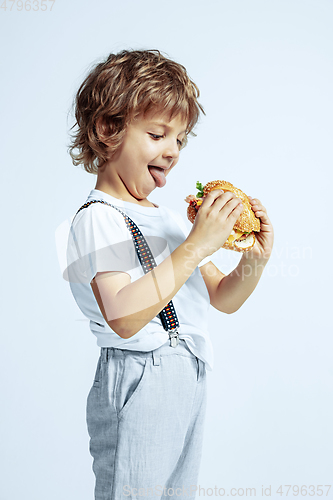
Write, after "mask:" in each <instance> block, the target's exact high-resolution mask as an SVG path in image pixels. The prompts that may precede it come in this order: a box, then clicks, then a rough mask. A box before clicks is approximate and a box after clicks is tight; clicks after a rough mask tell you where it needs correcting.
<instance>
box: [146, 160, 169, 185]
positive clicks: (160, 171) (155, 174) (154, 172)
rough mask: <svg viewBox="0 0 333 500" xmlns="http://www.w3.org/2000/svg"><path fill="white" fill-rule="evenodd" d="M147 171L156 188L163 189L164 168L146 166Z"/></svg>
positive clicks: (164, 181)
mask: <svg viewBox="0 0 333 500" xmlns="http://www.w3.org/2000/svg"><path fill="white" fill-rule="evenodd" d="M148 170H149V172H150V175H151V176H152V178H153V179H154V181H155V184H156V186H157V187H163V186H165V184H166V177H165V173H164V170H165V169H164V168H162V167H156V166H155V165H148Z"/></svg>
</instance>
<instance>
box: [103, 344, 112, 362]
mask: <svg viewBox="0 0 333 500" xmlns="http://www.w3.org/2000/svg"><path fill="white" fill-rule="evenodd" d="M111 349H112V347H101V358H102V362H103V363H107V362H108V361H109V358H110V351H111Z"/></svg>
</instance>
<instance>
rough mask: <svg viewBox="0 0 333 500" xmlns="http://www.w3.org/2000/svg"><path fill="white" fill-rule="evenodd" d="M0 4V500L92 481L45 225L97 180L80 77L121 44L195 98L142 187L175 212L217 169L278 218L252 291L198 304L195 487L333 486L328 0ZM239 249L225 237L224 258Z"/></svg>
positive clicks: (79, 343)
mask: <svg viewBox="0 0 333 500" xmlns="http://www.w3.org/2000/svg"><path fill="white" fill-rule="evenodd" d="M3 5H4V4H2V5H1V9H0V23H1V42H2V43H1V46H2V52H1V70H2V78H1V143H2V148H1V150H2V152H1V156H2V158H1V160H2V168H1V178H2V197H1V198H2V199H1V202H2V212H1V213H2V227H1V229H2V235H3V238H2V245H1V249H2V255H3V256H2V262H3V274H2V291H3V297H2V300H1V304H2V306H3V310H2V317H1V319H2V325H1V331H2V334H1V390H2V398H1V399H2V410H1V448H2V453H1V475H2V480H1V485H0V499H1V500H19V499H21V498H24V499H25V500H46V499H47V500H59V499H61V500H92V498H93V486H94V476H93V472H92V469H91V465H92V458H91V456H90V454H89V449H88V433H87V429H86V422H85V405H86V397H87V394H88V392H89V389H90V387H91V384H92V379H93V376H94V372H95V367H96V363H97V359H98V356H99V348H98V347H97V345H96V342H95V337H94V336H93V335H92V334H91V333H90V331H89V327H88V322H87V321H85V320H84V317H83V316H82V314H81V312H80V310H79V309H78V307H77V305H76V303H75V302H74V299H73V297H72V295H71V293H70V289H69V285H68V283H67V282H66V281H64V280H63V279H62V276H61V272H60V266H59V262H58V256H57V251H56V244H55V234H56V231H57V229H58V228H59V227H60V226H61V224H63V223H66V221H67V220H70V218H71V217H72V216H73V215H74V213H75V212H76V210H77V209H78V208H79V207H80V206H81V205H82V204H83V203H84V201H85V199H86V197H87V195H88V193H89V192H90V190H91V189H92V188H94V187H95V182H96V177H95V176H92V175H90V174H87V173H86V172H84V171H83V169H81V168H80V167H74V166H73V165H72V163H71V159H70V156H69V154H68V153H67V144H68V141H69V135H68V132H69V128H70V127H71V126H72V125H73V123H74V122H73V117H72V116H71V114H70V107H71V103H72V99H73V96H74V93H75V92H76V90H77V89H78V86H79V85H80V84H81V82H82V81H83V78H84V77H85V75H86V74H87V72H88V71H89V69H90V68H91V66H92V65H93V64H95V63H97V62H98V61H100V60H101V59H103V58H105V57H106V56H107V55H108V54H109V53H110V52H118V51H120V50H122V49H124V48H127V49H128V48H133V49H153V48H156V49H159V50H161V51H162V52H163V53H164V54H166V55H167V56H169V57H171V58H173V59H175V60H176V61H178V62H180V63H181V64H183V65H184V66H185V67H186V68H187V70H188V72H189V74H190V76H191V78H192V79H193V80H194V81H195V82H196V83H197V85H198V86H199V89H200V91H201V96H200V102H201V103H202V104H203V106H204V108H205V111H206V116H205V117H202V118H201V120H200V123H199V124H198V126H197V127H196V133H197V137H195V138H191V139H190V140H189V144H188V146H187V147H186V148H185V150H184V151H183V152H182V153H181V159H180V162H179V163H178V165H177V168H176V169H175V170H174V171H173V173H172V174H171V175H170V176H168V182H167V185H166V186H165V188H164V189H161V190H160V189H158V190H156V191H154V192H153V193H152V194H151V196H150V200H151V201H155V202H156V203H158V204H162V205H163V204H166V205H171V204H172V206H173V208H175V209H176V210H178V211H180V212H181V213H183V214H184V217H185V216H186V203H185V202H184V201H183V200H184V198H185V196H186V195H187V194H190V193H192V194H195V183H196V181H197V180H200V181H201V182H203V183H206V182H208V181H210V180H214V179H225V180H228V181H230V182H232V183H233V184H235V185H236V186H237V187H239V188H241V189H242V190H243V191H245V192H246V193H247V194H249V195H251V196H252V197H255V198H259V199H260V200H261V201H262V203H263V204H264V206H265V207H266V208H267V210H268V214H269V217H270V218H271V221H272V223H273V225H274V229H275V247H274V253H273V255H272V257H271V259H270V262H269V264H268V265H267V267H266V269H265V272H264V274H263V277H262V278H261V280H260V282H259V285H258V286H257V288H256V290H255V291H254V292H253V294H252V295H251V297H250V298H249V299H248V300H247V301H246V303H245V304H244V305H243V306H242V307H241V308H240V310H239V311H237V312H236V313H235V314H232V315H226V314H222V313H218V312H217V311H216V310H213V309H212V310H211V314H210V332H211V337H212V342H213V345H214V350H215V367H214V371H213V372H208V385H209V399H208V410H207V419H206V431H205V442H204V449H203V457H202V465H201V471H200V476H199V483H198V484H199V485H200V486H201V488H205V490H202V492H201V495H200V498H202V497H204V496H206V497H208V496H213V497H217V498H218V497H221V494H222V493H223V492H222V490H220V495H219V493H218V491H217V490H215V492H214V494H212V492H211V491H210V490H209V488H212V489H214V488H215V486H216V487H218V488H225V490H226V493H225V496H227V495H229V494H230V496H231V495H233V496H237V497H238V496H246V492H245V491H246V488H256V496H257V497H261V496H268V494H269V489H267V488H269V487H271V490H270V492H271V494H270V497H271V498H276V499H278V498H281V495H280V494H279V493H277V492H276V490H278V488H279V486H280V485H282V487H283V490H282V491H283V495H282V497H285V496H286V493H287V487H285V486H284V485H292V486H295V487H296V486H299V488H300V487H301V486H302V485H303V486H304V485H305V486H307V490H303V491H306V492H307V496H310V493H311V490H310V489H309V485H314V486H315V488H316V490H315V491H316V492H320V491H319V490H317V486H318V485H324V486H323V497H325V498H333V459H332V444H333V436H332V416H333V407H332V406H333V405H332V354H331V353H332V321H331V315H330V313H331V309H332V279H333V276H332V258H331V251H332V248H333V247H332V243H333V242H332V232H331V227H330V221H331V216H330V211H331V202H330V196H331V189H332V188H331V183H332V131H333V126H332V116H333V102H332V86H333V66H332V63H333V30H332V25H333V1H332V0H220V1H213V0H206V1H202V0H200V1H199V0H191V1H189V0H183V1H182V2H178V1H177V0H169V1H168V2H164V3H162V2H151V1H149V2H148V1H140V0H135V1H134V0H133V1H131V0H123V1H122V2H119V1H118V2H116V1H115V0H110V1H95V2H93V1H92V0H90V1H87V0H80V1H78V0H72V1H70V2H64V1H62V0H55V2H54V3H53V2H51V1H47V2H45V5H46V6H47V10H46V11H41V2H40V1H39V0H38V2H37V0H36V1H35V2H32V3H31V5H32V6H33V8H35V9H36V10H35V11H34V10H33V9H31V10H30V11H29V10H26V9H28V8H29V2H25V3H24V2H23V4H22V3H20V2H18V1H17V0H15V2H8V0H7V3H6V5H7V10H6V9H5V8H4V7H3ZM21 5H23V10H20V8H21ZM37 6H38V8H39V10H37ZM51 7H52V10H51ZM188 227H190V223H189V222H188ZM238 260H239V256H238V255H234V254H233V253H232V252H228V251H225V250H222V251H221V252H220V255H219V261H220V268H221V270H222V271H223V272H225V273H228V272H231V270H232V269H233V268H234V267H235V266H236V265H237V263H238ZM170 432H172V423H170ZM330 484H331V485H332V486H331V489H330V491H329V493H328V495H327V496H326V492H327V490H328V487H325V485H330ZM262 487H264V490H265V491H264V495H263V494H262ZM231 488H236V490H233V493H230V491H231V490H230V489H231ZM241 488H243V489H244V490H243V493H242V490H241ZM280 491H281V490H280ZM293 491H294V494H293V496H296V497H297V496H298V497H301V496H302V495H301V493H300V492H299V494H298V495H297V494H296V495H295V493H296V492H297V489H294V490H293ZM252 495H253V494H252ZM248 496H249V494H248ZM290 496H292V490H290V492H289V497H290ZM303 496H304V495H303ZM198 498H199V497H198Z"/></svg>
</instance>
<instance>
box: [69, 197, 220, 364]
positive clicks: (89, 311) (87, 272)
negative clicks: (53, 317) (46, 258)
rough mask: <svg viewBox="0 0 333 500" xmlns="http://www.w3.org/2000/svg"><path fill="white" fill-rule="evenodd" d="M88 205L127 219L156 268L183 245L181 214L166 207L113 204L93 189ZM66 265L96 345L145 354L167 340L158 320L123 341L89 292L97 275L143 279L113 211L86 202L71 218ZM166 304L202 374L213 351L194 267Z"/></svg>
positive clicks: (206, 298) (120, 220)
mask: <svg viewBox="0 0 333 500" xmlns="http://www.w3.org/2000/svg"><path fill="white" fill-rule="evenodd" d="M91 200H104V201H106V202H108V203H111V204H112V205H115V206H117V207H119V208H120V210H122V212H124V213H125V214H126V215H128V217H130V218H131V219H132V220H133V221H134V222H135V223H136V225H137V226H138V227H139V229H140V231H141V232H142V234H143V235H144V237H145V238H146V240H147V242H148V245H149V247H150V249H151V251H152V253H153V256H154V259H155V262H156V265H159V264H160V263H161V262H162V261H163V260H164V259H165V258H166V257H168V256H169V255H170V254H171V253H172V252H173V251H174V250H175V249H176V248H177V247H178V246H179V245H180V244H181V243H183V241H184V240H185V239H186V237H187V235H188V230H187V228H186V225H185V222H184V220H183V219H182V217H181V215H180V214H179V213H178V212H176V211H175V210H172V209H170V208H167V207H164V206H159V207H143V206H140V205H138V204H135V203H130V202H126V201H123V200H119V199H117V198H114V197H113V196H110V195H109V194H107V193H104V192H103V191H99V190H98V189H92V190H91V192H90V194H89V196H88V198H87V200H86V202H88V201H91ZM86 202H85V203H86ZM210 260H211V258H210V257H208V258H205V259H204V260H203V261H202V262H201V263H200V266H201V265H203V264H205V263H206V262H209V261H210ZM170 265H171V264H170ZM67 266H68V267H67V270H66V273H67V276H66V279H67V280H68V281H69V284H70V288H71V291H72V294H73V296H74V299H75V301H76V303H77V305H78V306H79V308H80V309H81V311H82V312H83V314H84V315H85V316H86V317H87V318H88V319H89V320H90V329H91V331H92V333H93V334H94V335H96V337H97V345H98V346H100V347H116V348H119V349H129V350H134V351H151V350H153V349H156V348H158V347H160V346H161V345H162V344H165V343H166V342H168V341H169V337H168V334H167V332H166V331H165V330H164V328H163V326H162V323H161V320H160V318H159V317H158V316H156V317H155V318H153V319H152V320H151V321H150V322H149V323H148V324H147V325H146V326H145V327H144V328H142V329H141V330H140V331H139V332H137V333H136V334H135V335H133V336H132V337H130V338H129V339H123V338H122V337H120V336H119V335H118V334H117V333H116V332H114V331H113V330H112V329H111V328H110V326H109V325H108V323H107V322H106V321H105V319H104V317H103V315H102V313H101V311H100V309H99V306H98V304H97V301H96V299H95V296H94V294H93V291H92V289H91V285H90V282H91V280H92V279H93V277H94V276H95V275H96V273H97V272H103V271H122V272H126V273H128V274H129V276H130V277H131V282H133V281H135V280H137V279H139V278H141V277H142V276H144V274H145V273H144V271H143V269H142V267H141V264H140V263H139V259H138V257H137V254H136V251H135V246H134V243H133V240H132V236H131V233H130V231H129V229H128V228H127V226H126V223H125V220H124V217H123V215H122V214H121V213H120V212H118V210H116V209H114V208H112V207H110V206H108V205H105V204H102V203H92V204H91V205H89V206H88V207H87V208H84V209H82V210H81V211H80V212H79V213H78V214H77V215H76V216H75V217H74V218H72V223H71V227H70V231H69V238H68V245H67ZM66 273H65V274H66ZM172 275H173V274H172V268H171V269H170V276H172ZM168 293H169V292H168ZM172 302H173V304H174V307H175V310H176V313H177V316H178V320H179V324H180V328H179V337H180V338H181V339H184V340H185V342H186V344H187V346H188V347H189V349H190V350H191V352H192V353H193V354H194V355H195V356H197V357H198V358H200V359H201V360H202V361H204V362H205V363H206V367H207V369H208V370H212V368H213V348H212V344H211V340H210V338H209V333H208V330H207V326H208V310H209V306H210V299H209V294H208V290H207V287H206V284H205V282H204V280H203V277H202V275H201V272H200V270H199V267H197V268H196V269H195V270H194V272H193V273H192V274H191V275H190V277H189V278H188V279H187V281H186V282H185V283H184V285H183V286H182V287H181V288H180V289H179V291H178V292H177V293H176V295H175V296H174V297H173V298H172Z"/></svg>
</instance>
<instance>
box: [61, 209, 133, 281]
mask: <svg viewBox="0 0 333 500" xmlns="http://www.w3.org/2000/svg"><path fill="white" fill-rule="evenodd" d="M81 212H82V213H79V214H77V215H76V217H75V218H74V220H73V221H72V225H71V227H70V232H69V238H68V246H67V269H66V276H64V278H65V279H67V280H68V281H70V282H75V283H90V282H91V280H92V279H93V278H94V276H95V275H96V273H97V272H104V271H119V272H125V273H127V274H129V275H130V276H131V278H132V281H133V280H134V279H137V278H138V277H139V276H141V272H140V271H141V270H140V263H139V260H138V257H137V255H136V251H135V246H134V243H133V240H132V237H131V234H130V231H129V230H128V228H127V226H126V223H125V220H124V218H123V216H122V214H121V213H119V212H118V211H117V210H116V209H114V208H112V207H109V206H106V205H103V204H100V203H96V204H92V205H90V206H88V207H87V208H85V209H83V210H82V211H81Z"/></svg>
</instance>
